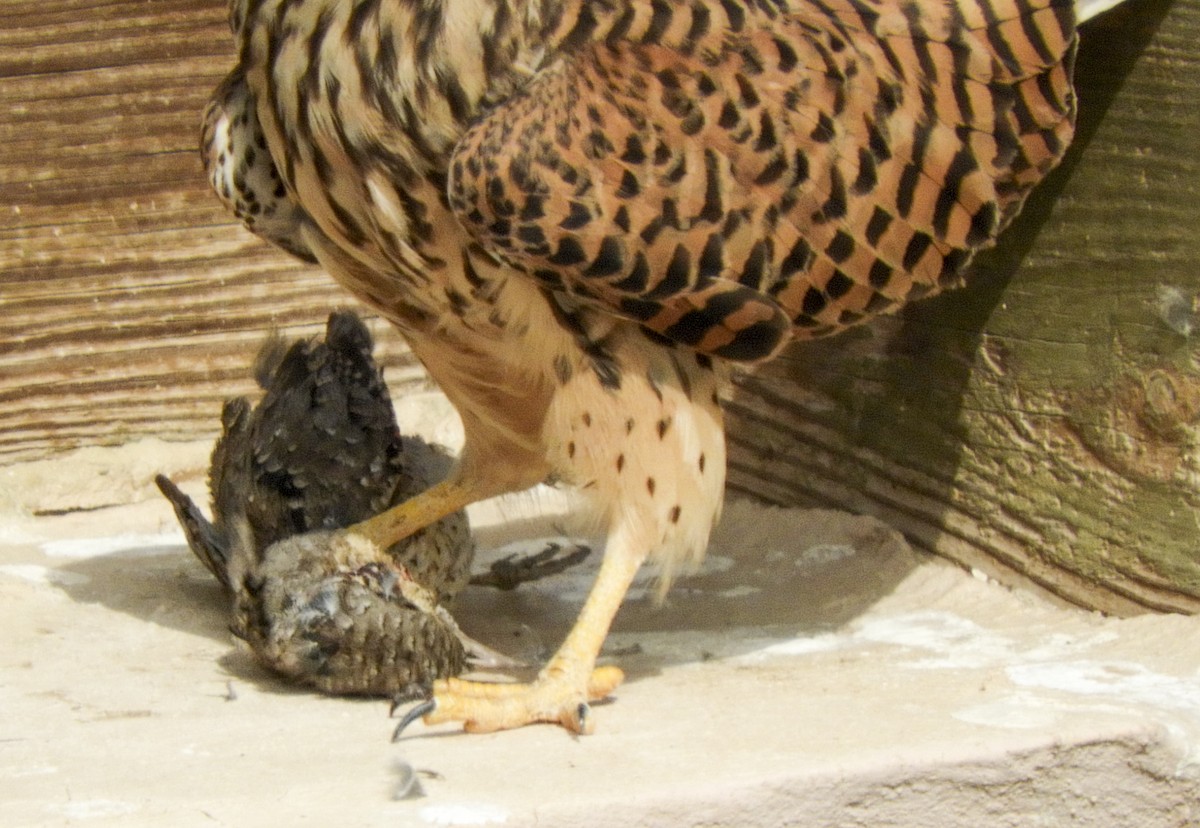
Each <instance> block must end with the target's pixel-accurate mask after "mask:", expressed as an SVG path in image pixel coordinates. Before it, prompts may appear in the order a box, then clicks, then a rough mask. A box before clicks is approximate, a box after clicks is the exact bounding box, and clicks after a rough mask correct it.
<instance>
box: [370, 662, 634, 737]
mask: <svg viewBox="0 0 1200 828" xmlns="http://www.w3.org/2000/svg"><path fill="white" fill-rule="evenodd" d="M572 672H574V671H571V672H568V671H561V670H554V669H552V668H548V669H546V670H543V671H542V674H541V675H539V676H538V678H537V679H536V680H534V681H532V682H529V683H524V684H497V683H492V682H483V681H468V680H465V679H456V678H450V679H443V680H440V681H437V682H435V683H434V685H433V694H432V696H431V697H430V698H429V699H428V700H426V701H424V702H422V703H421V704H419V705H417V706H416V707H414V708H413V709H412V710H409V711H408V712H407V713H406V714H405V715H404V718H403V719H401V720H400V724H399V725H398V726H397V727H396V731H395V733H394V734H393V735H392V739H393V741H394V740H396V739H398V738H400V734H401V733H403V732H404V729H405V728H406V727H408V726H409V725H410V724H412V723H413V722H414V721H416V720H417V719H420V718H423V719H424V721H425V724H430V725H432V724H438V723H440V722H455V721H456V722H462V723H463V729H464V730H466V731H467V732H469V733H490V732H491V731H494V730H509V729H511V728H516V727H523V726H524V725H527V724H533V723H535V722H548V723H551V724H559V725H562V726H563V727H565V728H566V729H567V730H569V731H571V732H572V733H591V732H592V730H593V727H594V725H593V723H592V721H591V719H590V717H589V715H588V713H589V707H588V703H589V702H594V701H599V700H600V699H603V698H605V697H606V696H608V695H609V694H610V693H612V691H613V690H615V689H616V688H617V685H619V684H620V683H621V681H622V680H624V678H625V674H624V673H622V672H621V670H620V669H619V668H617V667H598V668H596V669H594V670H592V671H591V674H590V675H588V676H585V677H583V680H578V679H576V678H574V677H573V676H572V675H571V673H572Z"/></svg>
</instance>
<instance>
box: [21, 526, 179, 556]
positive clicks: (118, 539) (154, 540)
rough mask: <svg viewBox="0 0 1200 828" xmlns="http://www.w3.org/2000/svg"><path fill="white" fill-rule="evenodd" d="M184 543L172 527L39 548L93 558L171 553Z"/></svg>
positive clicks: (52, 543)
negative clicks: (153, 531)
mask: <svg viewBox="0 0 1200 828" xmlns="http://www.w3.org/2000/svg"><path fill="white" fill-rule="evenodd" d="M186 543H187V541H185V540H184V537H183V533H182V532H181V531H180V530H178V529H174V530H171V531H167V532H160V533H158V534H155V535H150V534H142V533H138V532H129V533H126V534H121V535H112V536H110V537H106V538H67V539H64V540H53V541H46V542H45V543H43V544H42V552H43V553H44V554H46V555H48V556H50V557H52V558H95V557H99V556H100V555H120V556H122V557H129V558H140V557H150V556H154V555H169V554H173V553H175V552H178V551H179V549H178V547H179V546H181V545H184V544H186Z"/></svg>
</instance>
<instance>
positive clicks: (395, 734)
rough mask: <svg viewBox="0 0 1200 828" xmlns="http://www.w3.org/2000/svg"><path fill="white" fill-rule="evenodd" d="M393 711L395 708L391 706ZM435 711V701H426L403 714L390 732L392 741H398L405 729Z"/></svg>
mask: <svg viewBox="0 0 1200 828" xmlns="http://www.w3.org/2000/svg"><path fill="white" fill-rule="evenodd" d="M394 709H395V707H394V706H393V710H394ZM435 710H437V699H426V700H425V701H423V702H421V703H420V704H418V705H417V706H416V707H414V708H413V709H412V710H410V711H408V712H407V713H405V714H404V718H403V719H401V720H400V724H398V725H396V729H395V730H393V731H392V741H393V742H398V741H400V734H401V733H403V732H404V729H405V728H406V727H408V726H409V725H410V724H412V723H413V722H415V721H416V720H417V719H419V718H421V717H422V716H428V715H429V714H430V713H432V712H433V711H435Z"/></svg>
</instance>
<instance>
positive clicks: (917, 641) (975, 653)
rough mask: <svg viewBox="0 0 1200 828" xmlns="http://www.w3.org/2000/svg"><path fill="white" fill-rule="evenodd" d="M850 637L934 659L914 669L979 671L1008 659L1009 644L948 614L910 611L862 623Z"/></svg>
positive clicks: (1005, 639) (974, 624) (917, 665)
mask: <svg viewBox="0 0 1200 828" xmlns="http://www.w3.org/2000/svg"><path fill="white" fill-rule="evenodd" d="M854 637H855V638H857V639H859V640H863V641H870V642H872V643H877V644H895V645H898V646H901V647H911V648H914V649H920V650H926V651H929V652H931V653H933V654H935V655H936V656H937V657H934V658H923V659H920V660H917V661H913V662H911V663H910V664H909V665H908V666H910V667H915V668H918V669H955V668H979V667H985V666H987V665H989V664H995V663H997V662H998V661H1001V660H1003V659H1006V658H1009V657H1010V656H1011V655H1012V652H1013V642H1012V641H1011V640H1010V639H1008V638H1005V637H1004V636H1002V635H999V634H997V633H994V632H992V631H990V630H987V629H985V628H984V627H982V626H980V625H979V624H976V623H975V622H974V621H970V620H968V619H966V618H963V617H961V616H958V615H954V614H952V613H949V612H934V611H930V612H911V613H904V614H901V615H895V616H890V617H886V618H874V619H870V620H868V621H864V622H863V623H862V624H860V625H859V627H858V629H857V630H856V631H855V633H854Z"/></svg>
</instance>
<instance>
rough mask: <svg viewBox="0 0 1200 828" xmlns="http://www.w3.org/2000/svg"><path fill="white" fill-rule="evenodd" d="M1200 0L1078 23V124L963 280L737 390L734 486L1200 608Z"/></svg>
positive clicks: (1099, 600)
mask: <svg viewBox="0 0 1200 828" xmlns="http://www.w3.org/2000/svg"><path fill="white" fill-rule="evenodd" d="M1198 35H1200V3H1197V2H1195V0H1178V1H1177V2H1174V3H1171V2H1163V1H1162V0H1137V1H1136V2H1130V3H1128V4H1126V6H1125V7H1123V8H1121V9H1118V10H1117V11H1115V12H1113V13H1111V14H1110V15H1109V16H1107V17H1103V18H1100V19H1098V20H1096V21H1094V22H1093V23H1091V24H1089V26H1088V28H1087V29H1085V32H1084V39H1083V47H1082V49H1081V52H1080V59H1079V71H1078V86H1079V97H1080V128H1079V137H1078V140H1077V141H1076V144H1075V146H1074V147H1073V148H1072V151H1071V153H1070V155H1069V157H1068V158H1067V160H1066V162H1065V163H1064V165H1063V167H1062V168H1061V169H1060V170H1059V171H1058V172H1057V173H1056V174H1055V175H1054V177H1053V178H1052V179H1051V180H1048V181H1047V182H1046V183H1045V184H1044V185H1043V186H1042V187H1041V188H1040V189H1039V190H1038V191H1037V193H1036V194H1035V196H1034V198H1033V199H1032V201H1031V202H1030V204H1029V205H1028V207H1027V209H1026V211H1025V213H1024V214H1023V215H1022V216H1021V218H1020V219H1019V221H1018V223H1017V224H1016V225H1014V226H1013V227H1012V228H1011V229H1010V230H1009V232H1008V234H1007V235H1006V237H1005V238H1004V239H1003V242H1002V244H1001V245H1000V247H999V248H998V249H997V250H995V251H993V252H992V254H991V255H988V256H986V257H984V258H982V259H981V260H980V262H979V264H978V267H977V268H976V269H975V273H974V275H973V277H972V280H971V284H970V286H969V287H968V288H966V289H964V290H962V291H959V292H957V293H953V294H948V295H946V296H943V297H940V298H938V299H935V300H932V301H930V302H927V303H924V304H917V305H913V306H910V308H909V309H908V310H907V311H906V312H905V313H904V314H903V316H901V317H899V318H895V319H890V320H884V321H882V322H881V324H879V325H876V326H874V327H872V328H871V329H869V330H864V331H857V332H853V333H851V334H849V335H848V336H844V337H840V338H837V339H832V340H829V341H827V342H820V343H814V344H813V345H812V346H810V347H807V346H806V347H797V348H794V349H793V350H792V352H790V353H789V354H788V355H787V356H786V357H785V358H784V359H781V360H778V361H777V362H775V363H773V364H771V365H768V366H767V367H766V368H764V369H763V370H762V371H760V372H759V373H758V374H757V375H754V376H749V377H746V378H744V379H743V381H742V384H741V388H742V393H741V394H739V396H738V398H737V399H736V401H735V402H734V404H733V406H732V416H731V419H732V421H733V422H732V426H731V428H730V441H731V456H732V460H731V466H732V467H731V475H730V477H731V482H730V485H731V488H733V489H734V490H736V491H740V492H743V493H746V494H750V495H754V496H758V497H762V498H764V499H767V500H769V501H772V502H777V503H789V504H794V503H805V504H820V505H825V506H838V507H841V508H850V509H854V510H858V511H863V512H869V513H872V514H876V515H879V516H882V517H883V518H885V519H886V520H888V521H889V522H890V523H892V524H893V525H895V526H897V527H898V528H900V529H902V530H903V531H904V532H905V533H906V534H907V535H908V537H909V538H910V539H912V540H913V541H914V542H915V543H917V544H918V545H919V546H921V547H923V548H925V549H928V550H931V551H935V552H939V553H941V554H943V555H946V556H948V557H950V558H952V559H954V560H956V561H959V562H961V563H963V564H964V565H967V566H972V567H978V568H980V569H982V570H984V571H985V572H989V573H991V574H993V575H995V576H997V577H999V578H1001V579H1002V580H1004V581H1007V582H1012V581H1013V580H1014V578H1021V579H1024V580H1027V581H1031V582H1034V583H1037V584H1039V585H1040V586H1042V587H1045V588H1047V589H1049V590H1050V591H1052V592H1053V593H1055V594H1057V595H1059V596H1062V597H1063V598H1066V599H1067V600H1069V601H1072V602H1075V603H1078V604H1082V605H1084V606H1089V607H1095V608H1099V609H1103V610H1106V611H1110V612H1119V613H1132V612H1138V611H1144V610H1145V609H1160V610H1176V611H1184V612H1196V611H1198V610H1200V348H1198V346H1200V342H1198V337H1200V320H1198V317H1197V315H1196V311H1197V301H1198V297H1200V111H1198V110H1197V107H1196V105H1195V101H1196V100H1197V99H1198V96H1200V49H1197V46H1196V43H1197V36H1198Z"/></svg>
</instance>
